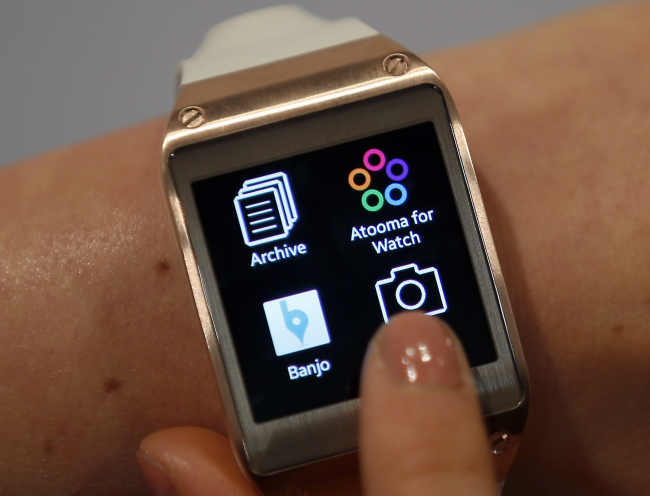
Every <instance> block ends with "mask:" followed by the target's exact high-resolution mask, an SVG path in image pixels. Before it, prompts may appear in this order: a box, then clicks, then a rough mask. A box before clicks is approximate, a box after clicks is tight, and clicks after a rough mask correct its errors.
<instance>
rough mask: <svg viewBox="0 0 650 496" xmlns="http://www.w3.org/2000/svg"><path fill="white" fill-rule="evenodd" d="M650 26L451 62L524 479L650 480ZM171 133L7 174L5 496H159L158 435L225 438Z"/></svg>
mask: <svg viewBox="0 0 650 496" xmlns="http://www.w3.org/2000/svg"><path fill="white" fill-rule="evenodd" d="M612 16H615V17H616V16H618V17H616V18H617V19H618V22H613V23H612V22H611V19H612ZM647 20H648V8H647V7H646V5H643V4H641V5H640V6H638V7H625V6H624V7H615V8H610V9H609V11H604V12H602V13H600V14H598V13H597V14H586V15H584V16H582V17H580V18H573V19H569V20H565V21H560V22H556V23H552V24H550V25H547V26H544V27H540V28H536V29H533V30H531V31H529V32H526V33H520V34H516V35H512V36H509V37H507V38H503V39H500V40H496V41H493V42H489V43H483V44H480V45H476V46H471V47H467V48H464V49H460V50H454V51H450V52H446V53H441V54H435V55H432V56H431V60H430V62H431V64H432V66H433V67H434V68H436V69H437V70H438V71H439V72H440V74H441V75H442V77H443V78H444V79H445V80H446V81H447V83H448V85H449V87H450V88H451V90H452V95H453V96H454V98H455V100H456V103H457V105H458V108H459V112H460V115H461V118H462V120H463V123H464V126H465V130H466V132H467V135H468V140H469V145H470V149H471V150H472V154H473V158H474V162H475V166H476V169H477V173H478V175H479V181H480V185H481V188H482V192H483V195H484V199H485V203H486V208H487V210H488V214H489V217H490V222H491V225H492V228H493V234H494V237H495V240H496V243H497V247H498V249H499V254H500V258H501V263H502V266H503V270H504V273H505V275H506V279H507V283H508V287H509V291H510V296H511V299H512V301H513V306H514V310H515V313H516V317H517V322H518V326H519V328H520V334H521V335H522V340H523V344H524V349H525V352H526V355H527V359H528V362H529V367H530V369H531V376H532V377H531V378H532V381H533V382H532V387H533V396H532V401H533V403H532V404H531V413H530V422H529V426H528V429H527V437H526V439H525V441H524V446H522V450H521V455H522V459H523V462H524V463H523V464H522V465H521V467H520V472H519V473H520V474H523V475H522V477H523V476H526V477H539V474H535V473H534V472H533V469H534V468H536V467H537V468H540V469H541V470H542V471H544V472H546V473H548V474H555V475H554V476H555V477H557V478H562V477H566V478H567V479H570V477H569V476H566V475H565V474H564V473H565V472H573V473H576V472H579V473H577V476H575V477H577V478H581V477H588V476H590V475H592V474H593V473H596V472H599V471H600V473H601V474H602V473H606V474H605V476H602V477H604V478H607V483H608V484H609V483H612V481H613V480H615V479H617V478H620V479H621V480H622V482H621V483H622V484H627V486H624V489H629V490H628V491H627V492H631V491H632V489H634V488H635V487H636V485H639V484H641V483H643V482H644V481H645V482H647V476H645V477H646V479H643V477H644V476H643V474H635V473H631V472H630V468H626V467H625V466H623V464H622V463H620V465H621V466H620V467H619V466H617V462H616V458H617V457H621V456H623V455H624V454H625V450H626V449H629V446H626V443H624V442H622V441H617V439H616V437H617V436H619V433H620V432H621V429H624V428H629V426H634V428H636V429H639V430H640V431H639V435H640V436H641V439H643V436H646V438H647V436H648V435H649V433H648V427H647V425H646V424H645V423H644V422H645V421H644V420H643V418H642V417H641V415H640V412H642V411H647V408H648V407H649V406H650V405H647V402H648V400H647V399H646V396H644V395H640V394H639V391H640V390H642V388H643V387H644V384H643V382H644V378H645V377H647V366H646V364H645V362H646V359H645V358H644V357H645V356H647V353H648V344H647V340H644V339H643V336H644V335H645V333H646V332H647V322H648V320H649V319H648V317H649V315H648V313H649V312H650V310H649V309H648V307H649V305H648V295H650V288H649V287H648V284H649V283H648V277H647V266H648V262H649V260H648V253H647V246H650V239H649V232H650V230H649V229H648V227H650V226H649V225H648V222H649V221H648V216H647V211H648V208H649V207H650V205H648V203H649V202H650V191H648V185H649V184H650V181H648V169H647V166H646V165H645V164H647V162H648V156H649V155H650V152H649V151H648V149H647V145H643V143H646V142H647V133H648V131H649V129H648V128H650V124H649V123H648V121H647V115H648V113H650V111H649V110H648V108H649V106H650V97H649V96H648V94H647V85H648V82H649V81H650V74H648V71H649V69H648V67H647V64H645V63H641V62H639V61H640V60H645V58H646V57H647V54H648V51H649V47H648V41H647V36H646V34H645V30H646V28H647ZM585 40H588V42H587V41H585ZM613 40H618V41H617V42H615V41H613ZM620 40H623V41H620ZM585 44H586V45H587V46H585ZM601 45H602V46H601ZM585 51H588V52H589V53H588V54H589V59H588V60H589V61H587V57H586V55H585ZM596 80H597V81H598V82H597V83H595V82H594V81H596ZM640 108H641V109H644V108H645V109H646V111H645V112H644V111H640V110H639V109H640ZM162 132H163V123H162V121H154V122H149V123H146V124H143V125H141V126H137V127H135V128H132V129H129V130H126V131H123V132H120V133H116V134H112V135H109V136H107V137H104V138H101V139H99V140H95V141H93V142H90V143H86V144H83V145H79V146H75V147H72V148H68V149H65V150H61V151H58V152H54V153H52V154H49V155H44V156H41V157H38V158H36V159H33V160H31V161H30V162H28V163H24V164H21V165H19V166H17V167H13V168H8V169H4V170H2V171H0V190H1V191H0V225H2V230H1V231H0V271H1V272H0V298H2V301H3V306H2V309H1V310H0V314H1V315H0V319H1V320H0V321H1V322H2V324H1V328H0V373H1V374H2V377H3V383H2V387H1V388H0V395H1V398H0V419H1V424H0V425H2V427H1V428H0V430H1V431H2V440H3V449H2V450H1V451H0V493H1V494H3V496H11V495H14V494H30V495H37V494H48V495H52V494H69V493H73V492H74V491H75V490H79V491H80V494H81V493H92V494H97V495H101V494H138V493H139V492H140V491H141V486H140V483H139V479H138V476H137V475H136V470H137V469H136V467H135V463H134V455H133V453H134V452H135V449H136V448H137V445H138V443H139V441H140V439H141V438H142V437H144V436H145V435H146V434H148V433H149V432H151V431H153V430H156V429H159V428H163V427H168V426H174V425H198V426H207V427H211V428H214V429H217V430H221V431H223V430H224V422H223V417H222V411H221V407H220V403H219V400H218V391H217V387H216V384H215V381H214V378H213V376H212V370H211V366H210V363H209V359H208V356H207V351H206V350H205V345H204V343H203V336H202V332H201V329H200V326H199V324H198V319H197V317H196V313H195V310H194V307H193V302H192V298H191V293H190V290H189V286H188V284H187V282H186V276H185V274H184V269H183V266H182V262H181V258H180V255H179V251H178V249H177V247H176V243H175V240H174V239H173V235H172V229H171V226H170V224H169V220H168V217H167V212H166V209H165V205H164V201H163V196H162V189H161V184H160V179H159V166H160V144H161V139H162ZM602 364H606V365H607V367H603V366H602ZM612 371H613V372H615V373H612ZM594 384H599V385H600V384H602V385H603V386H602V387H600V388H596V389H595V388H594ZM575 398H578V401H575ZM623 400H625V401H626V402H627V404H628V405H630V406H629V407H628V408H627V410H625V411H620V412H617V413H618V414H619V416H618V418H616V419H612V420H611V421H610V422H608V423H606V424H605V425H607V426H608V429H607V430H605V431H603V430H602V429H601V428H602V427H603V424H604V423H605V420H606V419H607V417H608V415H610V410H611V409H612V408H613V405H615V404H617V403H619V402H622V401H623ZM644 402H645V404H644ZM642 408H645V410H642ZM587 412H589V413H587ZM589 414H591V415H592V416H596V417H598V416H599V415H600V416H603V417H604V418H603V419H602V420H603V421H602V422H600V423H599V422H598V421H597V420H598V418H597V419H596V421H594V422H591V423H589V424H588V425H587V423H585V422H581V421H580V420H579V419H580V418H582V419H584V418H589V416H588V415H589ZM549 432H552V433H553V434H554V435H553V436H550V435H549ZM619 437H620V436H619ZM633 448H634V446H633ZM640 448H642V447H637V449H636V450H635V451H634V453H635V454H636V456H640V455H641V454H642V453H643V450H642V449H640ZM646 454H647V453H646ZM584 458H587V459H588V462H589V464H591V465H589V464H587V463H583V464H581V465H579V464H578V462H579V461H580V460H581V459H584ZM622 459H623V460H624V459H625V458H624V457H623V458H622ZM515 475H516V474H515ZM552 476H553V475H551V476H549V477H548V478H552ZM569 482H570V483H573V482H575V481H571V480H570V481H569ZM598 483H599V480H597V479H594V484H598ZM603 488H604V490H606V489H608V488H607V487H605V486H603ZM622 492H625V491H622ZM528 493H529V494H530V491H528Z"/></svg>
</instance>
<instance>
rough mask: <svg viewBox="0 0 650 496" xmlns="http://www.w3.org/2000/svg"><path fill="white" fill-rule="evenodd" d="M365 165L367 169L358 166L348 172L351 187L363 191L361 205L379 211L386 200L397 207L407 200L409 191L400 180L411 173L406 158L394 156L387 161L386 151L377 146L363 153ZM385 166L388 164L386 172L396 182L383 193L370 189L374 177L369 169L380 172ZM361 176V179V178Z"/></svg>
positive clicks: (372, 210) (370, 210) (371, 210)
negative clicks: (371, 176)
mask: <svg viewBox="0 0 650 496" xmlns="http://www.w3.org/2000/svg"><path fill="white" fill-rule="evenodd" d="M373 162H376V163H373ZM363 165H364V167H365V169H364V168H362V167H358V168H356V169H353V170H352V171H350V174H348V184H349V185H350V187H351V188H352V189H354V190H357V191H363V194H362V195H361V205H363V208H365V209H366V210H368V212H377V211H378V210H381V208H382V207H383V206H384V202H385V203H388V204H389V205H393V206H395V207H396V206H399V205H402V204H403V203H404V202H405V201H406V199H407V198H408V191H407V189H406V188H405V187H404V186H403V185H402V184H400V183H399V181H401V180H403V179H404V178H406V176H408V175H409V166H408V164H407V163H406V162H405V161H404V160H402V159H401V158H394V159H392V160H389V161H388V163H386V155H385V154H384V152H382V151H381V150H379V149H377V148H371V149H370V150H367V151H366V153H364V154H363ZM384 166H386V170H385V172H386V175H387V176H388V178H389V179H390V180H391V181H395V182H392V183H390V184H389V185H388V186H387V187H386V189H385V190H384V193H383V194H382V193H381V191H379V190H376V189H374V188H370V189H369V186H370V183H371V182H372V179H371V178H370V173H369V172H368V171H372V172H378V171H380V170H382V169H383V168H384ZM396 171H397V172H396ZM360 178H361V181H360V180H359V179H360Z"/></svg>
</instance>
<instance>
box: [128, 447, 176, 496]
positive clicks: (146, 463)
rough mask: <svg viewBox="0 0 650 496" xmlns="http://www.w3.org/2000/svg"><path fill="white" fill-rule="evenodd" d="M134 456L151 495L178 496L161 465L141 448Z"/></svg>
mask: <svg viewBox="0 0 650 496" xmlns="http://www.w3.org/2000/svg"><path fill="white" fill-rule="evenodd" d="M136 458H137V460H138V465H139V466H140V471H141V472H142V475H143V477H144V481H145V483H146V485H147V489H148V490H149V494H151V495H153V496H178V492H177V491H176V489H175V488H174V485H173V484H172V481H171V479H170V478H169V474H168V473H167V470H165V467H164V466H163V465H161V464H160V463H159V462H157V461H156V460H154V459H153V458H151V457H150V456H149V455H148V454H147V453H146V452H145V451H143V450H138V451H137V453H136Z"/></svg>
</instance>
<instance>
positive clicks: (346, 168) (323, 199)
mask: <svg viewBox="0 0 650 496" xmlns="http://www.w3.org/2000/svg"><path fill="white" fill-rule="evenodd" d="M215 160H218V158H215ZM192 191H193V195H194V199H195V203H196V206H197V209H198V212H199V217H200V221H201V225H202V229H203V234H204V237H205V239H206V242H207V246H208V251H209V255H210V258H211V261H212V266H213V268H214V271H215V274H216V278H217V285H218V288H219V291H220V294H221V297H222V302H223V306H224V311H225V315H226V318H227V321H228V324H229V326H230V330H231V333H232V338H233V341H234V344H235V348H236V350H235V351H236V355H237V358H238V360H239V365H240V367H241V371H242V375H243V378H244V382H245V387H246V392H247V396H248V399H249V401H250V406H251V410H252V413H253V417H254V419H255V421H256V422H258V423H261V422H265V421H269V420H273V419H277V418H280V417H283V416H287V415H291V414H295V413H300V412H305V411H308V410H311V409H314V408H318V407H323V406H326V405H331V404H334V403H338V402H341V401H345V400H348V399H351V398H356V397H357V396H358V390H359V375H360V370H361V365H362V361H363V357H364V353H365V350H366V346H367V344H368V341H369V340H370V338H371V336H372V335H373V333H374V332H375V331H376V329H377V327H378V326H379V325H381V324H382V323H383V322H386V321H387V320H388V319H389V318H390V316H391V315H393V314H395V313H397V312H400V311H404V310H419V311H421V312H424V313H427V314H430V315H437V316H438V317H440V318H442V319H444V320H445V321H447V322H448V323H449V324H450V325H451V326H452V327H453V328H454V329H455V331H456V332H457V333H458V335H459V336H460V338H461V340H462V341H463V344H464V346H465V349H466V351H467V354H468V356H469V360H470V364H471V365H472V366H478V365H483V364H485V363H488V362H492V361H494V360H496V352H495V348H494V345H493V343H492V339H491V335H490V331H489V328H488V323H487V319H486V315H485V311H484V308H483V304H482V302H481V297H480V295H479V291H478V287H477V283H476V277H475V275H474V270H473V268H472V265H471V262H470V257H469V253H468V249H467V245H466V242H465V237H464V235H463V231H462V228H461V224H460V220H459V216H458V212H457V209H456V206H455V203H454V198H453V194H452V190H451V188H450V184H449V179H448V177H447V172H446V169H445V166H444V164H443V160H442V155H441V152H440V148H439V145H438V140H437V138H436V134H435V129H434V125H433V123H430V122H424V123H421V124H416V125H412V126H409V127H405V128H402V129H398V130H394V131H390V132H386V133H382V134H377V135H374V136H370V137H365V138H362V139H357V140H354V141H350V142H346V143H341V144H338V145H335V146H331V147H328V148H324V149H319V150H316V151H312V152H309V153H305V154H302V155H297V156H293V157H290V158H286V159H282V160H278V161H275V162H271V163H266V164H262V165H258V166H255V167H249V168H244V169H240V170H237V171H235V172H229V173H226V174H222V175H219V176H215V177H210V178H207V179H201V180H198V181H195V182H194V183H193V184H192Z"/></svg>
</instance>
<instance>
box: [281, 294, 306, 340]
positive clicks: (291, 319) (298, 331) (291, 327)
mask: <svg viewBox="0 0 650 496" xmlns="http://www.w3.org/2000/svg"><path fill="white" fill-rule="evenodd" d="M280 309H281V310H282V318H283V319H284V325H285V326H286V327H287V330H288V331H289V332H290V333H292V334H293V335H294V336H296V337H297V338H298V339H299V340H300V342H301V343H302V344H305V343H304V342H303V339H304V338H305V331H306V330H307V324H309V318H308V317H307V314H306V313H305V312H303V311H302V310H289V307H288V306H287V302H286V300H282V301H281V302H280Z"/></svg>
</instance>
